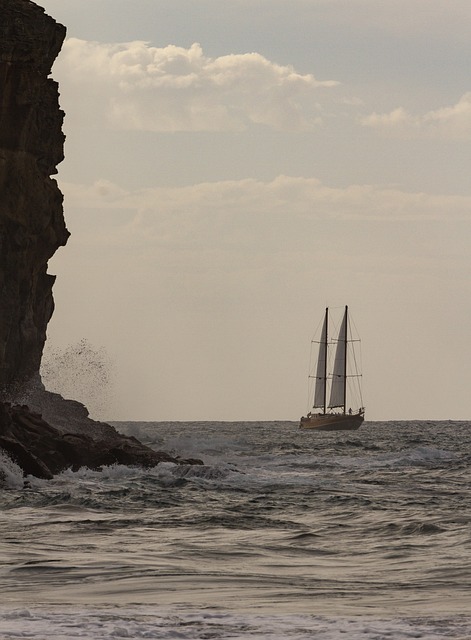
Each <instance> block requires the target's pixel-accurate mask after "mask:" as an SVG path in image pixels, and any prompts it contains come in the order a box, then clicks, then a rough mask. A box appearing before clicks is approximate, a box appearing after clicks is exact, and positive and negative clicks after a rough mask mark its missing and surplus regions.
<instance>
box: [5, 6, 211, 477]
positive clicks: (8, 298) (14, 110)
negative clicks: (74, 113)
mask: <svg viewBox="0 0 471 640" xmlns="http://www.w3.org/2000/svg"><path fill="white" fill-rule="evenodd" d="M65 33H66V29H65V27H64V26H62V25H60V24H58V23H56V22H55V21H54V20H53V19H52V18H51V17H49V16H48V15H46V13H45V12H44V9H42V8H41V7H39V6H38V5H36V4H34V3H33V2H30V1H29V0H0V449H3V450H4V451H6V452H7V454H8V455H9V456H11V457H12V458H13V460H14V461H15V462H16V463H18V464H19V466H20V467H21V468H22V469H23V471H24V474H25V475H27V474H32V475H35V476H39V477H42V478H50V477H52V475H54V474H55V473H57V472H59V471H62V470H63V469H65V468H67V467H72V468H74V469H76V468H78V467H80V466H88V467H91V468H97V467H100V466H101V465H106V464H112V463H116V462H118V463H122V464H138V465H144V466H151V465H155V464H157V463H158V462H161V461H162V460H168V461H173V462H178V463H179V462H182V461H181V460H178V459H175V458H171V457H170V456H168V455H167V454H165V453H160V452H155V451H153V450H152V449H150V448H148V447H145V446H144V445H142V444H141V443H139V442H138V441H137V440H135V439H134V438H128V437H125V436H122V435H120V434H119V433H118V432H117V431H116V430H115V429H114V428H113V427H112V426H110V425H106V424H103V423H98V422H94V421H93V420H91V419H90V418H89V417H88V412H87V410H86V408H85V407H83V405H81V404H80V403H77V402H74V401H66V400H63V399H62V398H61V397H60V396H58V395H56V394H52V393H49V392H47V391H45V389H44V387H43V386H42V383H41V379H40V374H39V371H40V365H41V357H42V353H43V349H44V344H45V341H46V328H47V324H48V322H49V320H50V318H51V315H52V312H53V309H54V302H53V297H52V286H53V283H54V280H55V277H54V276H52V275H50V274H48V273H47V266H48V261H49V259H50V258H51V257H52V256H53V254H54V253H55V251H56V250H57V249H58V248H59V247H61V246H63V245H65V244H66V242H67V239H68V237H69V232H68V231H67V228H66V225H65V221H64V215H63V206H62V201H63V197H62V193H61V192H60V190H59V187H58V185H57V182H56V181H55V180H54V179H53V178H52V177H51V176H53V175H54V174H56V173H57V168H56V167H57V165H58V164H59V163H60V162H61V161H62V159H63V157H64V151H63V147H64V135H63V133H62V122H63V117H64V114H63V112H62V111H61V109H60V107H59V92H58V85H57V83H56V82H54V81H53V80H52V79H51V78H50V77H49V75H50V72H51V68H52V64H53V62H54V60H55V59H56V57H57V55H58V53H59V51H60V49H61V46H62V43H63V41H64V38H65ZM25 403H27V405H28V406H26V405H25ZM189 462H193V463H198V462H199V461H189Z"/></svg>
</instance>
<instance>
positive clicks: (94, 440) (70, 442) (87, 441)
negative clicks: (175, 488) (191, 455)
mask: <svg viewBox="0 0 471 640" xmlns="http://www.w3.org/2000/svg"><path fill="white" fill-rule="evenodd" d="M90 423H93V421H92V420H90ZM98 424H102V423H98ZM103 426H107V427H108V430H106V431H107V433H106V435H104V432H103V431H102V430H100V431H99V434H98V437H93V435H92V434H93V431H91V432H90V433H86V432H85V431H84V432H82V433H79V432H75V433H74V432H72V433H67V432H64V431H63V430H61V429H58V428H56V427H53V426H51V425H50V424H48V423H47V422H46V421H45V420H44V419H43V417H42V416H41V415H40V414H38V413H35V412H33V411H31V409H29V407H27V406H26V405H12V404H10V403H8V402H0V449H3V450H4V451H5V452H6V453H7V454H8V455H9V456H10V458H11V459H12V460H13V461H14V462H16V463H17V464H18V466H19V467H21V469H22V470H23V473H24V475H25V476H26V475H32V476H36V477H38V478H44V479H48V480H49V479H51V478H52V477H53V476H54V475H55V474H57V473H60V472H61V471H64V470H65V469H72V470H74V471H76V470H77V469H79V468H81V467H88V468H90V469H100V468H101V467H103V466H108V465H112V464H124V465H130V466H141V467H154V466H156V465H157V464H159V463H160V462H173V463H175V464H179V465H181V464H203V463H202V462H201V461H200V460H195V459H192V460H182V459H180V458H173V457H172V456H170V455H168V454H167V453H164V452H162V451H154V450H153V449H151V448H150V447H146V446H145V445H143V444H141V443H140V442H139V441H138V440H136V438H132V437H131V438H130V437H127V436H124V435H122V434H120V433H118V432H117V431H116V430H115V429H114V428H113V427H111V426H110V425H103ZM87 427H88V428H89V425H87ZM95 435H96V434H95Z"/></svg>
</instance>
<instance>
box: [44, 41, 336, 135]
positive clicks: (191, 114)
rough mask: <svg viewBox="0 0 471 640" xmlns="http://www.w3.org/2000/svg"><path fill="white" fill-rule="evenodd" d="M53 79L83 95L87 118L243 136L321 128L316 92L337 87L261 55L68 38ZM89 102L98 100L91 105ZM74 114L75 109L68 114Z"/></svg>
mask: <svg viewBox="0 0 471 640" xmlns="http://www.w3.org/2000/svg"><path fill="white" fill-rule="evenodd" d="M54 73H55V76H56V77H57V78H58V79H59V80H60V83H61V86H62V87H63V88H66V89H67V91H65V90H64V94H65V93H67V95H69V96H72V95H74V96H80V100H81V107H82V114H83V112H84V110H85V111H86V110H87V101H89V110H88V113H87V115H86V117H87V120H88V124H89V125H90V120H89V119H90V117H92V118H93V119H95V120H96V119H97V118H99V119H100V118H102V119H104V120H105V122H106V124H107V126H108V127H111V128H115V129H121V130H136V131H157V132H169V131H243V130H245V129H247V128H248V127H249V126H251V125H264V126H266V127H270V128H273V129H275V130H286V131H300V130H310V129H313V128H315V127H317V126H318V125H319V124H320V123H321V114H320V109H319V104H318V100H319V90H320V89H326V88H327V89H328V88H331V87H334V86H336V85H337V84H338V83H337V82H335V81H333V80H328V81H319V80H316V78H315V77H314V76H313V75H312V74H300V73H298V72H297V71H296V70H295V69H294V68H293V67H292V66H289V65H284V66H283V65H279V64H276V63H274V62H272V61H270V60H268V59H267V58H265V57H264V56H262V55H260V54H259V53H245V54H230V55H224V56H220V57H217V58H212V57H209V56H207V55H205V54H204V52H203V49H202V48H201V46H200V45H199V44H197V43H195V44H193V45H192V46H191V47H190V48H189V49H185V48H184V47H178V46H174V45H169V46H166V47H162V48H158V47H152V46H150V45H149V44H148V43H146V42H140V41H137V42H129V43H121V44H102V43H98V42H87V41H84V40H79V39H76V38H70V39H69V40H67V41H66V43H65V45H64V48H63V51H62V54H61V57H60V59H59V62H58V63H57V65H56V67H55V70H54ZM91 101H93V108H92V104H91ZM66 110H67V111H69V112H70V111H71V109H67V108H66Z"/></svg>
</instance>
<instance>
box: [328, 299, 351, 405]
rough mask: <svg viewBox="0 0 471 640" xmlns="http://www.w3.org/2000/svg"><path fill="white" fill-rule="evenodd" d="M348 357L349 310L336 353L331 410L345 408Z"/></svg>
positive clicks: (340, 333) (345, 316)
mask: <svg viewBox="0 0 471 640" xmlns="http://www.w3.org/2000/svg"><path fill="white" fill-rule="evenodd" d="M346 357H347V308H345V314H344V316H343V320H342V324H341V325H340V331H339V339H338V342H337V350H336V352H335V361H334V372H333V374H332V386H331V389H330V402H329V408H331V409H332V408H334V407H345V375H346Z"/></svg>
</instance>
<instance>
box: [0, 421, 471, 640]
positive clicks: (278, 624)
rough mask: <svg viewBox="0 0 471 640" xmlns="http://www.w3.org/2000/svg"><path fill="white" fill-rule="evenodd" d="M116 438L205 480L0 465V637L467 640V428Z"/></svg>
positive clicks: (133, 430)
mask: <svg viewBox="0 0 471 640" xmlns="http://www.w3.org/2000/svg"><path fill="white" fill-rule="evenodd" d="M116 426H117V427H118V428H119V429H120V430H121V431H123V432H125V433H127V434H129V435H135V436H136V437H138V438H139V439H141V440H142V441H144V442H145V443H147V444H149V445H151V446H153V447H155V448H158V449H164V450H166V451H169V452H171V453H173V454H177V455H180V456H181V457H182V458H184V457H199V458H200V459H202V460H203V462H204V466H186V465H183V466H175V465H171V464H162V465H159V466H158V467H156V468H155V469H151V470H140V469H131V468H126V467H122V466H116V467H110V468H105V469H103V470H102V471H101V472H92V471H88V470H81V471H79V472H77V473H72V472H66V473H64V474H62V475H61V476H59V477H57V478H55V479H54V480H52V481H40V480H36V479H32V478H31V479H28V480H29V482H28V486H27V487H26V488H23V480H22V478H21V476H20V473H19V470H18V469H17V468H16V467H15V465H13V464H12V463H9V462H8V461H7V460H4V459H2V460H0V468H3V470H4V473H5V474H6V476H7V483H8V485H7V488H6V489H3V490H0V506H1V511H0V540H1V542H0V593H1V594H2V596H1V598H2V601H1V605H0V632H3V633H4V634H6V635H3V636H2V635H1V633H0V638H16V637H44V638H74V637H87V638H102V637H103V638H105V637H146V638H154V637H155V638H157V637H159V638H164V637H183V638H186V637H188V638H199V637H201V638H209V637H211V638H218V637H221V638H223V637H266V638H282V637H285V638H286V637H287V636H288V637H293V638H296V639H298V638H304V637H306V638H311V637H316V638H324V639H330V638H332V639H337V638H341V637H348V638H357V637H358V638H364V639H369V638H371V639H372V638H409V637H422V638H430V639H433V638H442V637H453V638H463V639H464V638H468V639H469V638H471V617H470V614H469V612H470V611H471V586H470V584H471V579H470V576H471V527H470V521H471V515H470V511H471V508H470V504H471V499H470V498H471V490H470V472H469V468H470V461H471V447H470V441H471V437H470V429H471V423H467V422H398V423H393V422H388V423H379V422H377V423H365V424H364V425H363V426H362V428H361V429H360V430H359V431H357V432H353V433H348V432H337V433H326V432H324V433H315V432H309V431H301V430H299V429H297V426H296V424H294V423H288V422H270V423H268V422H265V423H255V422H252V423H149V422H147V423H137V422H134V423H116ZM126 634H127V635H126Z"/></svg>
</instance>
